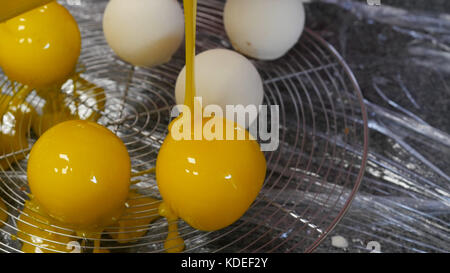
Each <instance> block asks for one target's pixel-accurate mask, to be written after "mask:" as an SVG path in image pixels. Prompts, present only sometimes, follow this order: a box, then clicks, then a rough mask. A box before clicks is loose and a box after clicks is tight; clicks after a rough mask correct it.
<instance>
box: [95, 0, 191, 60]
mask: <svg viewBox="0 0 450 273" xmlns="http://www.w3.org/2000/svg"><path fill="white" fill-rule="evenodd" d="M103 31H104V33H105V38H106V40H107V42H108V44H109V46H110V47H111V48H112V49H113V51H114V52H115V53H116V54H117V55H118V56H119V57H120V58H122V59H123V60H125V61H127V62H129V63H131V64H133V65H136V66H147V67H152V66H156V65H160V64H163V63H166V62H168V61H169V60H170V59H171V58H172V55H173V54H174V53H175V51H177V49H178V48H179V47H180V45H181V42H182V41H183V36H184V15H183V10H182V9H181V6H180V5H179V4H178V2H177V1H176V0H111V1H110V2H109V3H108V5H107V7H106V10H105V13H104V16H103Z"/></svg>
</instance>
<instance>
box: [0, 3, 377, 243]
mask: <svg viewBox="0 0 450 273" xmlns="http://www.w3.org/2000/svg"><path fill="white" fill-rule="evenodd" d="M81 3H82V4H81V6H69V9H70V11H71V12H72V14H74V16H75V17H76V19H77V20H78V22H79V25H80V29H81V32H82V37H83V42H82V43H83V44H82V48H83V49H82V54H81V57H80V65H79V67H80V69H81V68H82V69H83V73H82V74H81V76H82V77H83V78H84V79H86V80H87V81H89V82H91V83H93V84H95V85H96V86H97V87H101V88H103V89H104V92H105V93H104V94H105V96H104V97H102V98H101V102H99V101H98V99H97V102H96V103H92V99H93V98H94V96H96V95H95V94H97V93H95V92H94V87H93V86H88V87H86V88H87V89H89V88H92V90H87V91H86V92H85V95H84V96H82V97H80V96H74V94H73V82H71V81H68V82H67V83H66V84H65V85H64V86H63V88H62V92H63V93H64V94H65V96H66V103H67V107H69V108H70V107H74V105H77V107H78V109H83V111H85V113H86V111H87V112H89V113H92V112H95V113H97V114H98V115H99V117H100V118H99V119H98V122H99V123H100V124H103V125H105V126H107V127H108V128H110V129H111V130H112V131H113V132H115V133H116V134H117V135H118V136H119V137H120V138H121V139H122V140H123V141H124V143H125V144H126V146H127V148H128V151H129V154H130V156H131V159H132V170H133V172H139V171H143V170H147V169H149V168H152V167H154V166H155V161H156V156H157V154H158V151H159V148H160V145H161V144H162V141H163V140H164V137H165V135H166V134H167V131H166V129H167V125H168V123H169V121H170V110H171V108H172V106H173V105H174V104H175V101H174V86H175V81H176V77H177V75H178V72H179V71H180V70H181V68H182V67H183V66H184V55H183V54H184V51H183V50H182V49H180V50H179V51H178V52H177V54H176V55H175V56H174V57H173V59H172V60H171V61H170V62H169V63H167V64H165V65H162V66H159V67H156V68H153V69H143V68H137V67H136V68H135V67H132V66H130V65H129V64H126V63H124V62H122V61H121V60H119V59H118V58H117V57H116V56H115V55H114V54H113V52H112V51H111V50H110V48H109V47H108V45H107V44H106V41H105V39H104V37H103V32H102V25H101V16H102V12H103V9H104V7H105V3H106V2H105V1H82V2H81ZM198 8H199V10H198V27H197V28H198V37H197V39H198V42H197V52H202V51H204V50H207V49H212V48H218V47H219V48H231V45H230V43H229V41H228V39H227V37H226V34H225V31H224V28H223V24H222V10H223V1H216V0H208V1H207V0H204V1H199V7H198ZM252 62H253V63H254V64H255V66H256V67H257V69H258V70H259V72H260V74H261V76H262V78H263V81H264V90H265V99H264V103H265V104H267V105H279V106H280V146H279V148H278V150H276V151H273V152H266V153H265V156H266V159H267V166H268V171H267V176H266V181H265V183H264V187H263V189H262V191H261V193H260V195H259V196H258V198H257V199H256V201H255V202H254V204H253V205H252V207H251V208H250V209H249V211H248V212H247V213H246V214H245V215H244V216H243V217H242V218H241V219H240V220H239V221H237V222H236V223H235V224H233V225H232V226H230V227H228V228H225V229H223V230H220V231H216V232H201V231H198V230H195V229H193V228H191V227H189V226H188V225H187V224H185V223H184V222H182V221H180V222H179V231H180V234H181V236H182V237H183V238H184V240H185V243H186V250H185V251H186V252H311V251H313V250H314V248H315V247H317V245H318V244H319V243H320V242H321V241H322V240H323V239H324V238H325V236H326V235H327V234H328V233H329V232H330V231H331V230H332V229H333V227H334V226H335V225H336V224H337V223H338V222H339V220H340V219H341V218H342V217H343V215H344V214H345V212H346V210H347V209H348V207H349V205H350V203H351V201H352V199H353V197H354V195H355V194H356V192H357V190H358V187H359V184H360V182H361V179H362V176H363V173H364V168H365V163H366V159H367V150H368V129H367V114H366V110H365V108H364V104H363V98H362V95H361V92H360V89H359V87H358V84H357V82H356V80H355V78H354V76H353V74H352V72H351V71H350V69H349V67H348V66H347V65H346V63H345V61H344V60H343V59H342V57H341V56H340V55H339V54H338V53H337V52H336V50H335V49H334V48H333V47H332V46H331V45H329V44H328V43H327V42H326V41H324V40H323V39H322V38H321V37H320V36H319V35H318V34H316V33H315V32H313V31H311V30H310V29H305V32H304V33H303V36H302V38H301V40H300V41H299V43H298V44H297V45H296V46H295V48H293V49H292V50H291V51H290V52H289V53H288V54H287V55H286V56H284V57H283V58H281V59H279V60H276V61H270V62H267V61H256V60H252ZM1 79H2V82H3V83H4V85H3V88H2V94H11V92H12V88H13V86H12V84H11V83H10V82H8V80H7V79H6V77H5V76H1ZM26 100H27V102H29V104H30V105H31V106H33V107H34V108H35V109H36V110H37V111H38V112H39V109H41V108H42V105H43V103H45V102H43V100H42V99H41V98H39V96H38V95H37V94H36V93H35V92H32V93H30V94H29V95H28V97H27V99H26ZM94 101H95V100H94ZM100 105H101V107H100ZM26 128H28V136H29V137H28V139H27V140H28V141H27V142H26V143H21V149H19V150H17V151H16V152H14V153H13V154H9V155H5V154H4V153H3V155H0V160H1V159H4V158H6V157H8V158H9V162H10V166H8V167H7V168H3V169H0V198H1V199H2V200H3V202H4V203H5V205H6V211H5V210H4V209H2V208H1V207H0V212H1V211H3V212H6V213H7V215H8V219H7V221H6V222H2V221H1V220H0V226H3V227H0V252H2V251H3V252H20V249H21V244H22V242H21V240H18V239H15V240H13V239H14V238H15V235H16V234H17V229H16V226H17V222H18V221H21V220H19V219H18V216H19V215H20V212H21V210H22V209H23V206H24V202H25V200H27V199H28V197H27V193H28V192H29V188H28V186H27V177H26V164H27V155H28V152H29V151H30V149H31V147H32V144H33V143H34V142H35V141H36V139H37V137H36V134H35V132H33V131H32V130H31V123H28V124H26ZM0 154H2V153H1V152H0ZM20 155H21V156H20ZM21 157H23V158H24V159H22V160H19V159H20V158H21ZM137 179H139V180H140V182H139V183H137V184H135V185H133V186H132V188H133V189H136V190H137V191H138V192H139V193H140V194H142V196H144V197H145V196H149V197H154V198H160V195H159V193H158V189H157V185H156V181H155V176H154V174H145V175H142V176H141V177H138V178H137ZM99 202H101V200H99ZM140 206H142V205H140ZM154 213H155V214H156V213H157V211H156V210H155V211H154ZM145 217H150V216H149V215H146V216H145ZM140 218H142V216H140V215H139V214H136V215H128V219H140ZM111 229H112V230H113V231H111V232H112V233H116V234H118V233H120V232H134V231H135V230H136V229H139V230H142V231H145V234H144V235H143V236H141V237H139V238H133V239H134V240H133V242H127V243H124V242H118V241H117V240H116V239H113V238H112V237H111V236H110V235H108V234H103V236H102V237H101V247H102V248H104V249H108V250H109V251H111V252H163V251H164V247H163V242H164V239H165V237H166V236H167V232H168V231H167V222H166V221H165V220H163V219H160V220H158V221H156V222H154V223H152V224H150V225H148V226H136V227H132V228H131V229H130V230H129V231H128V230H124V231H119V230H117V229H116V231H114V228H111ZM49 230H50V227H49ZM53 230H54V229H53ZM50 232H54V231H50ZM70 237H72V239H73V240H78V241H80V242H81V241H84V243H83V244H82V245H83V247H82V251H83V252H90V251H92V249H93V243H92V240H90V238H84V237H83V238H82V237H77V236H70ZM91 239H92V238H91ZM28 243H30V244H32V245H33V242H28Z"/></svg>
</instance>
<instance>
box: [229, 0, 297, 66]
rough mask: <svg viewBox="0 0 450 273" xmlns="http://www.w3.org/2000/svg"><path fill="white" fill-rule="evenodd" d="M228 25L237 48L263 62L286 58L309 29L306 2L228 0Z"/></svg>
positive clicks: (230, 35)
mask: <svg viewBox="0 0 450 273" xmlns="http://www.w3.org/2000/svg"><path fill="white" fill-rule="evenodd" d="M224 24H225V30H226V32H227V35H228V37H229V39H230V41H231V43H232V45H233V47H234V48H235V49H236V50H237V51H239V52H241V53H243V54H245V55H247V56H250V57H253V58H256V59H260V60H274V59H278V58H280V57H282V56H283V55H285V54H286V53H287V52H288V51H289V50H290V49H291V48H292V47H293V46H294V45H295V44H296V43H297V41H298V40H299V38H300V36H301V34H302V32H303V29H304V26H305V9H304V7H303V3H302V0H227V2H226V5H225V10H224Z"/></svg>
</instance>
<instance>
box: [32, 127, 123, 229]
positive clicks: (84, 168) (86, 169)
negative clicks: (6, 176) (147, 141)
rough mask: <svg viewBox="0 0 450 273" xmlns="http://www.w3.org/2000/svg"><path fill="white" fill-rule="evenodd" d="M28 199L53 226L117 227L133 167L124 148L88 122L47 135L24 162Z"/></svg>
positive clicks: (112, 135)
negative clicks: (52, 222) (32, 198)
mask: <svg viewBox="0 0 450 273" xmlns="http://www.w3.org/2000/svg"><path fill="white" fill-rule="evenodd" d="M27 171H28V181H29V185H30V189H31V193H32V195H33V196H34V198H35V199H36V201H37V202H38V203H39V204H40V205H41V207H42V209H43V210H44V211H45V212H46V213H48V214H49V215H50V216H51V217H53V218H55V219H56V220H58V221H60V222H61V223H64V224H66V225H69V226H71V227H74V228H76V229H83V230H95V229H98V228H101V227H105V226H106V225H109V224H111V223H113V222H115V221H116V220H117V219H118V218H119V217H120V216H121V214H122V212H123V209H124V207H125V201H126V199H127V196H128V190H129V186H130V176H131V163H130V157H129V155H128V151H127V149H126V147H125V145H124V144H123V142H122V141H121V140H120V139H119V138H118V137H117V136H116V135H114V134H113V133H112V132H111V131H109V130H108V129H106V128H105V127H103V126H101V125H99V124H97V123H94V122H90V121H80V120H74V121H66V122H63V123H60V124H58V125H56V126H54V127H52V128H51V129H49V130H48V131H46V132H45V133H44V134H43V135H42V136H41V137H40V138H39V139H38V141H37V142H36V143H35V144H34V146H33V148H32V150H31V153H30V158H29V161H28V170H27Z"/></svg>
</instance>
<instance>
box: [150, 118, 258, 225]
mask: <svg viewBox="0 0 450 273" xmlns="http://www.w3.org/2000/svg"><path fill="white" fill-rule="evenodd" d="M206 122H207V119H205V120H204V122H203V124H206ZM223 122H224V127H223V128H226V127H225V126H226V124H227V123H230V122H231V121H227V120H225V119H223ZM232 123H233V124H232V125H231V126H232V128H233V129H234V130H235V131H236V130H244V131H245V135H246V139H247V140H216V139H215V140H211V141H208V140H175V139H174V138H173V137H172V134H171V133H169V135H168V136H167V138H166V139H165V141H164V143H163V145H162V147H161V150H160V152H159V154H158V158H157V161H156V180H157V183H158V188H159V191H160V193H161V196H162V197H163V200H164V202H165V203H166V204H167V205H168V206H169V208H170V209H171V210H172V211H173V212H174V213H175V214H176V215H178V216H179V217H181V218H182V219H183V220H184V221H186V222H187V223H188V224H189V225H191V226H192V227H194V228H196V229H199V230H204V231H213V230H218V229H222V228H224V227H227V226H229V225H231V224H232V223H234V222H235V221H236V220H238V219H239V218H240V217H241V216H242V215H243V214H244V213H245V212H246V211H247V210H248V208H249V207H250V205H251V204H252V203H253V201H254V200H255V198H256V196H257V195H258V193H259V191H260V190H261V187H262V185H263V182H264V178H265V174H266V160H265V157H264V154H263V153H262V152H261V150H260V146H259V144H258V143H257V142H256V141H255V140H252V139H250V137H249V133H248V131H246V130H245V129H244V128H242V127H240V126H239V125H237V124H236V123H234V122H232ZM172 124H173V123H172ZM170 130H171V126H169V131H170Z"/></svg>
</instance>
